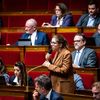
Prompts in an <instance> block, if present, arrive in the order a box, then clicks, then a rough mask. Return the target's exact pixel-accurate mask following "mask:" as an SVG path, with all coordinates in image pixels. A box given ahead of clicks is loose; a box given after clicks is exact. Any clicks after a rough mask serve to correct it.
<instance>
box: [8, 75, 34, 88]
mask: <svg viewBox="0 0 100 100" xmlns="http://www.w3.org/2000/svg"><path fill="white" fill-rule="evenodd" d="M14 79H15V75H13V76H11V77H10V79H9V84H11V85H16V84H15V83H14V82H13V80H14ZM28 85H29V86H34V83H33V80H32V78H31V77H29V76H28Z"/></svg>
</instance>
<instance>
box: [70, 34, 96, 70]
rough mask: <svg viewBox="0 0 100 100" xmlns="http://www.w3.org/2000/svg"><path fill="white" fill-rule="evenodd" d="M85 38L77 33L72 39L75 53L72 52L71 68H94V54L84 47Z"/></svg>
mask: <svg viewBox="0 0 100 100" xmlns="http://www.w3.org/2000/svg"><path fill="white" fill-rule="evenodd" d="M85 44H86V37H85V35H84V34H83V33H78V34H76V35H75V37H74V47H75V49H76V50H75V51H73V52H72V61H73V67H77V68H86V67H90V68H93V67H96V61H97V60H96V52H95V51H94V50H93V49H91V48H87V47H85Z"/></svg>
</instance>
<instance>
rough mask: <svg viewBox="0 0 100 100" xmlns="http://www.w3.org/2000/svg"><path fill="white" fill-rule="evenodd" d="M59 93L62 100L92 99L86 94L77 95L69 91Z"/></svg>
mask: <svg viewBox="0 0 100 100" xmlns="http://www.w3.org/2000/svg"><path fill="white" fill-rule="evenodd" d="M60 95H62V97H63V98H64V100H93V97H92V96H88V95H79V94H71V93H66V94H63V93H60Z"/></svg>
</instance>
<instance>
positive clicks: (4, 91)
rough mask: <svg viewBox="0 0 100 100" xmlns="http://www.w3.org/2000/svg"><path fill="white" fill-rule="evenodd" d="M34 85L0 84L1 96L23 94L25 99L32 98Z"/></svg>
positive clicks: (30, 99)
mask: <svg viewBox="0 0 100 100" xmlns="http://www.w3.org/2000/svg"><path fill="white" fill-rule="evenodd" d="M32 91H33V87H28V88H27V87H20V86H0V96H14V97H20V96H23V97H24V100H32Z"/></svg>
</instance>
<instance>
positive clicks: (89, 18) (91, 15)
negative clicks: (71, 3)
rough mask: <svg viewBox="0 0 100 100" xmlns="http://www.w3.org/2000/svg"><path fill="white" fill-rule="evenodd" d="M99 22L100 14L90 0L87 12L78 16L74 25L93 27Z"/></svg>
mask: <svg viewBox="0 0 100 100" xmlns="http://www.w3.org/2000/svg"><path fill="white" fill-rule="evenodd" d="M99 23H100V14H99V13H98V7H97V5H96V3H95V2H93V1H91V2H90V3H89V4H88V13H87V14H84V15H82V16H81V17H80V19H79V21H78V22H77V24H76V26H79V27H86V26H87V27H95V26H97V25H98V24H99Z"/></svg>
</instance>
